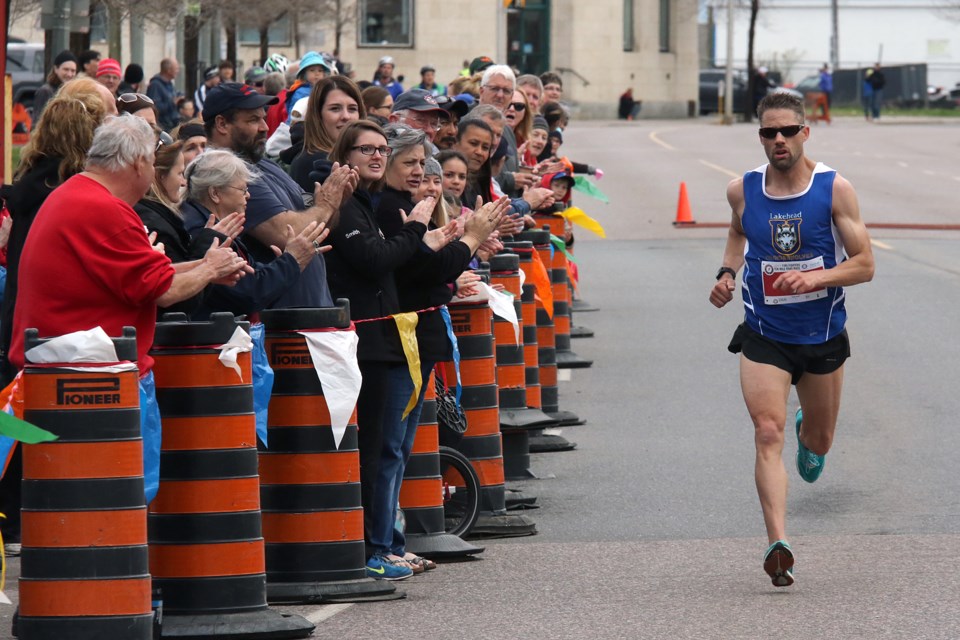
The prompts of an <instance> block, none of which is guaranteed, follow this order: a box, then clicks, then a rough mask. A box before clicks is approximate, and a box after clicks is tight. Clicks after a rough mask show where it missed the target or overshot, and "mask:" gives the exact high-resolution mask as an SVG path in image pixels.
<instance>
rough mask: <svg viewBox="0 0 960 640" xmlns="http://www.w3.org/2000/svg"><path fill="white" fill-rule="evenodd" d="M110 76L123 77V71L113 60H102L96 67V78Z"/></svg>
mask: <svg viewBox="0 0 960 640" xmlns="http://www.w3.org/2000/svg"><path fill="white" fill-rule="evenodd" d="M108 73H109V74H112V75H115V76H117V77H118V78H122V77H123V69H121V68H120V63H119V62H117V61H116V60H114V59H113V58H104V59H103V60H101V61H100V64H98V65H97V77H98V78H99V77H100V76H103V75H106V74H108Z"/></svg>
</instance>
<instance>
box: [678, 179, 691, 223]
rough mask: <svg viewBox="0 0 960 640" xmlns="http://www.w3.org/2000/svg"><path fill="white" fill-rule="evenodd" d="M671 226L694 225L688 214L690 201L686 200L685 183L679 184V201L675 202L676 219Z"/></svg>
mask: <svg viewBox="0 0 960 640" xmlns="http://www.w3.org/2000/svg"><path fill="white" fill-rule="evenodd" d="M673 224H696V221H695V220H694V219H693V216H692V215H691V214H690V200H688V199H687V183H686V182H681V183H680V200H679V201H678V202H677V219H676V220H674V221H673Z"/></svg>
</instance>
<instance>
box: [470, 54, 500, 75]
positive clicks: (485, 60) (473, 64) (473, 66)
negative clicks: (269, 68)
mask: <svg viewBox="0 0 960 640" xmlns="http://www.w3.org/2000/svg"><path fill="white" fill-rule="evenodd" d="M494 64H496V63H495V62H494V61H493V58H491V57H490V56H479V57H477V58H474V59H473V60H471V61H470V66H469V67H467V70H468V71H469V72H470V75H471V76H475V75H477V74H478V73H480V72H481V71H486V70H487V67H492V66H493V65H494Z"/></svg>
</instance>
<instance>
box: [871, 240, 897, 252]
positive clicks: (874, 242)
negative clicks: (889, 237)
mask: <svg viewBox="0 0 960 640" xmlns="http://www.w3.org/2000/svg"><path fill="white" fill-rule="evenodd" d="M870 244H872V245H873V246H875V247H877V248H879V249H886V250H887V251H893V247H891V246H890V245H888V244H887V243H886V242H880V241H879V240H874V239H872V238H871V239H870Z"/></svg>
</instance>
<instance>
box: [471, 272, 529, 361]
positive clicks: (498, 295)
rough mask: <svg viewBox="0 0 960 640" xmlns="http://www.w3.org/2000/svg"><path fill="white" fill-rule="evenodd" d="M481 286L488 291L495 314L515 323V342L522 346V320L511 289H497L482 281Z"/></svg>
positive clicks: (489, 301)
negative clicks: (518, 315) (518, 314)
mask: <svg viewBox="0 0 960 640" xmlns="http://www.w3.org/2000/svg"><path fill="white" fill-rule="evenodd" d="M479 284H480V288H481V289H483V290H484V291H486V292H487V298H488V299H487V305H488V306H489V307H490V308H491V309H492V310H493V315H495V316H499V317H501V318H503V319H504V320H506V321H507V322H509V323H510V324H512V325H513V340H514V343H515V344H516V345H517V346H518V347H519V346H520V320H519V319H518V318H517V308H516V307H515V306H514V301H515V300H516V299H515V298H514V297H513V294H511V293H510V292H509V291H497V290H496V289H494V288H493V287H491V286H490V285H488V284H487V283H486V282H481V283H479Z"/></svg>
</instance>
